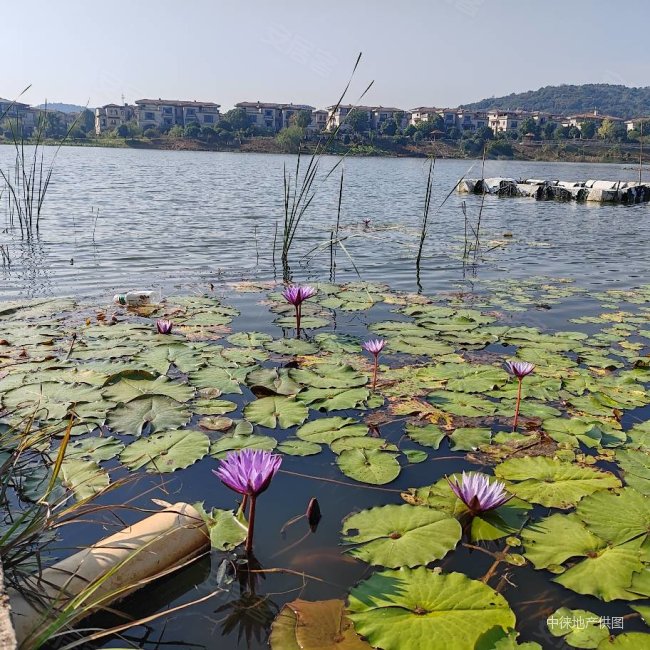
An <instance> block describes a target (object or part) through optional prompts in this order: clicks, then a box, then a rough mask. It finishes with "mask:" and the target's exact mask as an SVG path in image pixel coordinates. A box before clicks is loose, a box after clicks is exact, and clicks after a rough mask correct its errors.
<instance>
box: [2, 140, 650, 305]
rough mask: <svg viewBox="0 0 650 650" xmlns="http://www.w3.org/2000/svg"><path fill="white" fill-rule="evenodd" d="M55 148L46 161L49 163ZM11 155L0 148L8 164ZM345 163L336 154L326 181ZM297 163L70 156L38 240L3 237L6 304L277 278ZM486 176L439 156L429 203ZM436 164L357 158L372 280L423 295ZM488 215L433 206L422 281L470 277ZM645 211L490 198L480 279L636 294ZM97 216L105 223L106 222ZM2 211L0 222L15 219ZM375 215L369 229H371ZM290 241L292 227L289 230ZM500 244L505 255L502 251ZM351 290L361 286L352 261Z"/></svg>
mask: <svg viewBox="0 0 650 650" xmlns="http://www.w3.org/2000/svg"><path fill="white" fill-rule="evenodd" d="M52 152H53V150H49V151H48V155H50V156H51V155H52ZM13 160H14V150H13V148H12V147H10V146H0V165H2V167H3V169H9V168H10V167H11V166H12V165H13ZM335 161H336V159H335V158H325V159H323V166H322V169H323V171H324V172H325V171H327V170H328V169H330V168H331V167H332V165H334V163H335ZM284 164H287V166H288V168H289V169H293V168H294V166H295V158H294V157H292V156H281V155H265V154H238V153H212V152H177V151H142V150H128V149H101V148H83V147H64V148H62V149H61V150H60V151H59V154H58V158H57V160H56V169H55V172H54V176H53V182H52V184H51V186H50V189H49V191H48V193H47V198H46V202H45V208H44V213H43V216H42V225H41V231H40V236H39V238H38V239H37V240H35V241H33V242H29V243H26V242H21V240H20V239H19V238H18V237H16V236H15V233H10V232H3V233H2V234H1V235H0V244H7V245H8V246H9V250H10V255H11V259H12V263H11V266H10V267H9V268H7V267H6V266H5V267H4V268H3V269H2V273H1V274H0V298H10V297H11V298H17V297H32V296H42V295H65V294H74V295H86V296H97V297H101V296H112V294H113V293H114V292H115V291H116V290H124V289H129V288H151V287H155V288H160V289H162V291H163V292H165V291H169V290H171V289H172V288H173V287H175V286H176V285H179V284H180V285H184V284H201V283H203V284H206V283H207V282H209V281H210V282H215V279H219V278H232V277H241V276H251V277H257V278H269V277H273V274H274V271H275V269H274V265H273V260H272V247H273V246H272V245H273V239H274V231H275V227H276V224H281V219H282V196H283V195H282V168H283V165H284ZM472 165H473V169H472V171H470V172H469V174H468V176H470V177H471V176H480V163H478V162H474V163H473V162H472V161H466V160H439V161H438V162H437V163H436V169H435V176H434V197H433V201H432V205H433V206H435V207H436V208H437V206H439V205H440V203H442V201H443V199H444V197H445V196H446V195H447V193H448V192H449V190H450V188H452V187H453V186H454V185H455V183H456V181H457V180H458V178H460V177H461V176H463V175H464V174H467V172H468V170H469V168H470V166H472ZM485 173H486V175H487V176H513V177H522V178H526V177H528V178H531V177H534V178H551V179H553V178H557V179H567V180H573V179H575V180H586V179H589V178H599V179H610V180H620V179H631V178H635V177H636V176H637V174H638V170H636V169H635V168H633V167H631V166H623V165H594V164H558V163H533V162H512V161H488V162H487V163H486V170H485ZM426 174H427V163H426V161H424V160H421V159H409V158H402V159H392V158H356V159H352V158H351V159H348V160H346V162H345V181H344V195H343V206H342V215H341V223H342V230H343V236H344V237H346V239H345V240H344V246H345V248H346V249H347V251H348V252H349V255H350V257H351V258H352V259H353V260H354V262H355V264H356V266H357V268H358V269H359V272H360V274H361V275H362V277H363V278H364V279H367V280H377V281H382V282H390V284H391V286H393V287H394V288H397V289H412V288H414V287H415V274H414V264H413V260H414V253H415V246H416V244H417V237H418V232H419V223H420V219H421V215H422V204H423V199H424V191H425V185H426ZM338 182H339V179H338V172H336V174H334V175H333V177H330V178H329V179H328V180H327V181H326V182H324V183H323V184H321V185H320V189H319V191H318V195H317V197H316V199H315V200H314V202H313V204H312V206H311V209H310V212H309V213H308V214H307V216H306V217H305V220H304V222H303V223H302V224H301V228H300V232H299V234H298V237H297V240H296V242H295V250H294V252H293V264H292V269H293V272H294V275H295V277H296V278H297V279H303V278H305V277H314V278H317V277H323V275H324V274H325V273H328V272H329V250H328V249H327V242H328V241H329V232H330V230H331V228H332V226H333V224H334V223H335V220H336V205H337V199H338ZM463 200H465V201H466V202H467V208H468V215H469V218H470V219H471V220H473V221H475V220H476V218H477V214H478V210H479V206H480V203H481V199H480V197H475V196H464V195H459V194H456V193H454V194H453V195H452V196H451V197H450V199H449V200H448V201H447V202H446V204H445V205H444V207H443V208H442V209H440V210H439V211H436V210H435V209H434V210H432V213H435V214H432V216H431V221H432V223H431V229H430V235H429V237H428V240H427V245H426V250H425V253H426V260H425V262H424V264H423V269H422V275H421V281H422V285H423V289H424V291H425V292H427V291H437V290H441V289H442V290H444V289H448V288H449V287H450V285H451V284H453V283H456V282H458V281H460V280H461V279H462V277H463V269H462V264H461V262H460V259H459V255H458V253H459V247H462V241H463V232H464V217H463V215H462V212H461V203H462V201H463ZM649 210H650V208H649V207H648V205H647V204H645V205H637V206H630V207H624V206H617V205H599V204H576V203H566V204H565V203H550V202H549V203H546V202H544V203H542V202H536V201H534V200H529V199H523V198H522V199H497V198H495V197H487V198H486V201H485V204H484V208H483V214H482V222H481V239H482V241H483V243H484V249H488V248H490V242H491V241H492V240H497V241H503V233H505V232H511V233H512V234H513V239H512V241H510V242H509V243H508V245H507V246H505V247H503V248H500V249H496V250H494V251H492V253H491V254H489V256H488V257H489V262H488V263H486V264H483V265H482V266H481V268H480V270H479V274H480V277H484V278H490V277H492V278H499V277H504V276H509V277H528V276H531V275H553V276H569V277H574V278H576V279H578V280H579V281H580V282H581V283H582V284H584V285H587V286H594V285H603V284H607V285H616V286H628V285H634V284H638V283H639V281H640V280H641V279H642V278H643V277H647V275H648V273H647V272H648V268H649V265H650V262H649V261H648V255H647V242H648V228H649V223H650V222H649V219H648V215H649V214H650V212H649ZM97 211H99V216H98V217H97ZM6 213H7V209H6V204H5V203H4V201H3V202H2V205H1V207H0V223H3V222H6V220H7V214H6ZM363 219H370V220H371V222H370V227H369V229H368V230H365V229H364V227H363V221H362V220H363ZM280 230H281V225H280ZM497 241H493V242H492V245H496V243H497ZM338 261H339V275H338V279H346V278H350V277H352V276H353V275H354V273H353V270H352V265H351V263H350V260H349V258H348V257H347V256H346V255H345V253H344V252H343V251H339V255H338Z"/></svg>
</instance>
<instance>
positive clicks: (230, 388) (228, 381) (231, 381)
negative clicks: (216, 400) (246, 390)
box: [189, 366, 253, 394]
mask: <svg viewBox="0 0 650 650" xmlns="http://www.w3.org/2000/svg"><path fill="white" fill-rule="evenodd" d="M252 370H253V367H250V366H248V367H244V368H218V367H214V366H210V367H208V368H201V369H200V370H197V371H196V372H192V373H190V375H189V380H190V382H191V384H192V385H193V386H196V387H197V388H203V389H206V388H216V389H218V390H219V391H221V392H222V393H226V394H227V393H240V394H241V392H242V390H241V388H240V386H239V384H240V383H244V378H245V377H246V375H247V374H248V373H249V372H251V371H252Z"/></svg>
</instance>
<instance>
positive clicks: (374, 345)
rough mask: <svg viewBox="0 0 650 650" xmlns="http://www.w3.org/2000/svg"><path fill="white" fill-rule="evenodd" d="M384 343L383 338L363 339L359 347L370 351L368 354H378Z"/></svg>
mask: <svg viewBox="0 0 650 650" xmlns="http://www.w3.org/2000/svg"><path fill="white" fill-rule="evenodd" d="M385 345H386V341H385V340H384V339H374V340H370V341H365V342H364V343H362V344H361V347H362V348H363V349H364V350H366V351H367V352H370V354H374V355H378V354H379V353H380V352H381V351H382V350H383V349H384V346H385Z"/></svg>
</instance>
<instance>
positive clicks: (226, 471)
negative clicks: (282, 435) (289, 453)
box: [212, 449, 282, 553]
mask: <svg viewBox="0 0 650 650" xmlns="http://www.w3.org/2000/svg"><path fill="white" fill-rule="evenodd" d="M281 464H282V456H279V455H277V454H272V453H270V452H268V451H263V450H261V449H242V450H241V451H238V452H229V453H228V454H227V455H226V457H225V459H223V460H222V461H221V463H220V465H219V468H218V469H216V470H212V473H213V474H214V475H215V476H216V477H217V478H219V479H220V480H221V482H222V483H223V484H224V485H225V486H226V487H229V488H230V489H231V490H233V491H234V492H237V493H238V494H241V495H242V496H243V497H244V501H248V502H249V504H250V505H249V508H248V533H247V535H246V545H245V549H246V553H252V551H253V537H254V535H255V506H256V503H257V497H258V496H259V495H260V494H262V493H263V492H265V491H266V490H267V489H268V487H269V485H271V481H272V480H273V477H274V476H275V475H276V473H277V471H278V470H279V469H280V465H281ZM243 508H245V503H242V509H243Z"/></svg>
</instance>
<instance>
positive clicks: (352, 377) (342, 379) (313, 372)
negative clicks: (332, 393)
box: [291, 363, 368, 388]
mask: <svg viewBox="0 0 650 650" xmlns="http://www.w3.org/2000/svg"><path fill="white" fill-rule="evenodd" d="M291 377H292V379H294V380H295V381H297V382H298V383H300V384H302V385H303V386H310V387H312V388H357V387H359V386H364V385H365V384H366V383H367V382H368V377H367V376H366V375H365V374H363V373H360V372H358V371H357V370H355V369H354V368H352V367H351V366H347V365H340V364H329V363H324V364H321V365H318V366H314V367H313V368H301V369H295V370H292V371H291Z"/></svg>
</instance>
